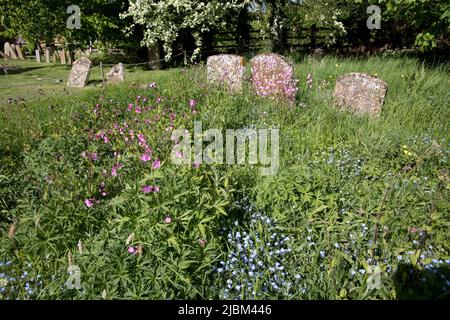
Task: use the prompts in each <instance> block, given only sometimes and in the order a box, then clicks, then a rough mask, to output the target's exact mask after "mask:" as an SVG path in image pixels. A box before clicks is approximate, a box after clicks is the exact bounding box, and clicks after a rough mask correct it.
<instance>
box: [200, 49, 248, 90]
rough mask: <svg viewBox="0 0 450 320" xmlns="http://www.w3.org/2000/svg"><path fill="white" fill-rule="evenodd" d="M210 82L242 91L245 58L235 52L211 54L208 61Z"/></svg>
mask: <svg viewBox="0 0 450 320" xmlns="http://www.w3.org/2000/svg"><path fill="white" fill-rule="evenodd" d="M206 68H207V79H208V83H209V84H212V85H218V86H224V87H226V88H227V89H228V90H229V91H231V92H241V91H242V87H243V80H244V72H245V66H244V58H243V57H241V56H238V55H234V54H219V55H215V56H210V57H208V59H207V63H206Z"/></svg>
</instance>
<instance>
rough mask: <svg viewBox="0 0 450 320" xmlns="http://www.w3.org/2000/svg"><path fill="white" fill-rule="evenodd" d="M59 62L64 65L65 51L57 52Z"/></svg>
mask: <svg viewBox="0 0 450 320" xmlns="http://www.w3.org/2000/svg"><path fill="white" fill-rule="evenodd" d="M59 60H60V61H61V64H66V50H64V49H62V50H61V51H60V52H59Z"/></svg>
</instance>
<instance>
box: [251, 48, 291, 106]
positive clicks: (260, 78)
mask: <svg viewBox="0 0 450 320" xmlns="http://www.w3.org/2000/svg"><path fill="white" fill-rule="evenodd" d="M250 62H251V66H252V84H253V88H254V90H255V91H256V94H257V95H259V96H263V97H271V98H276V99H280V100H282V101H285V102H295V98H296V95H297V91H298V88H297V82H298V80H296V79H294V78H293V76H294V69H293V67H292V65H291V63H289V62H288V61H287V60H286V58H284V57H283V56H280V55H279V54H276V53H263V54H259V55H257V56H255V57H253V58H252V60H251V61H250Z"/></svg>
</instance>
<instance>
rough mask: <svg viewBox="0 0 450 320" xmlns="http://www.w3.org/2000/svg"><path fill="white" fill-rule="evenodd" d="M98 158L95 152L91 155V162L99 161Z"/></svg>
mask: <svg viewBox="0 0 450 320" xmlns="http://www.w3.org/2000/svg"><path fill="white" fill-rule="evenodd" d="M97 159H98V157H97V152H93V153H91V160H92V161H97Z"/></svg>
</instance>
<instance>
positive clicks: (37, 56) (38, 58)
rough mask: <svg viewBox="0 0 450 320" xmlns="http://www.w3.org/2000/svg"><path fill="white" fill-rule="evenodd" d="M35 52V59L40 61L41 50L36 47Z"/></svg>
mask: <svg viewBox="0 0 450 320" xmlns="http://www.w3.org/2000/svg"><path fill="white" fill-rule="evenodd" d="M35 53H36V61H37V62H39V63H41V52H40V51H39V50H38V49H36V51H35Z"/></svg>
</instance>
